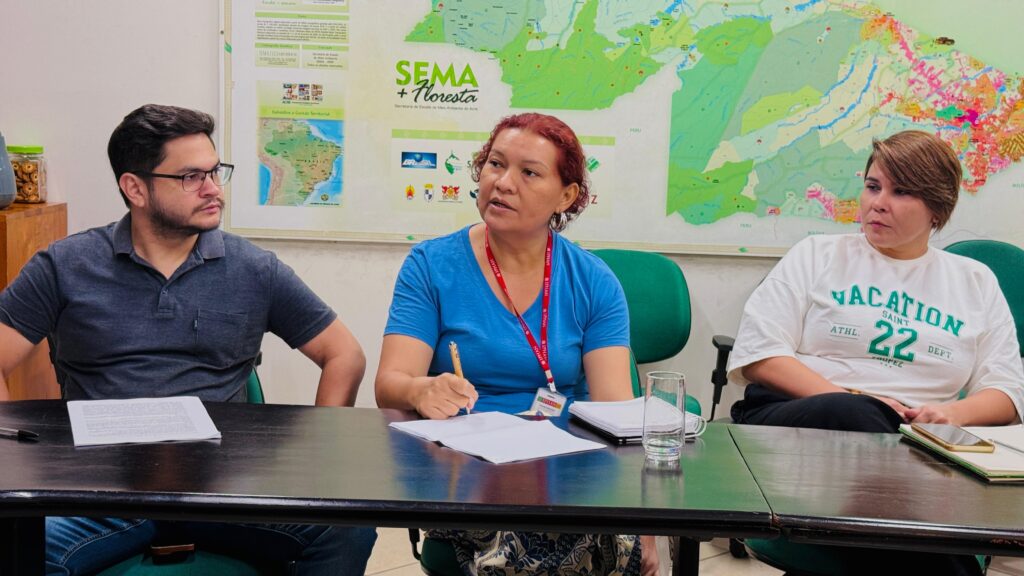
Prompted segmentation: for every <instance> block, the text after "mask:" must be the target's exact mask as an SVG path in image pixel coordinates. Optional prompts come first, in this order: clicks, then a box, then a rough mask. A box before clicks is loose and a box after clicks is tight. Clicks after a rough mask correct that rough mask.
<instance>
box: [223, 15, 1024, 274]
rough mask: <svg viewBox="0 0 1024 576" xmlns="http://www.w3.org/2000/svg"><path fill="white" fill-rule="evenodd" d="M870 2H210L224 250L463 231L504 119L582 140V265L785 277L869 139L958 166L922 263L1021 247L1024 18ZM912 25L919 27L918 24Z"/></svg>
mask: <svg viewBox="0 0 1024 576" xmlns="http://www.w3.org/2000/svg"><path fill="white" fill-rule="evenodd" d="M921 9H922V6H921V4H920V3H914V2H911V1H908V0H902V1H899V0H884V1H881V0H880V1H879V2H878V3H868V2H863V1H859V0H842V1H841V0H754V1H750V2H743V3H730V2H722V1H710V0H708V1H701V0H657V1H655V0H575V1H566V0H516V1H513V0H224V29H225V58H224V65H223V71H224V74H223V76H224V99H223V102H224V114H223V118H224V119H225V122H224V129H225V133H224V135H223V137H224V148H225V150H224V156H225V157H226V158H229V159H230V161H232V162H234V163H235V164H236V165H237V168H236V172H235V176H234V180H233V181H232V183H231V186H230V190H229V208H228V212H227V217H226V219H225V225H226V226H227V228H228V229H230V230H232V231H235V232H238V233H241V234H246V235H250V236H265V237H291V238H321V239H338V240H372V241H399V242H401V241H418V240H421V239H425V238H428V237H433V236H437V235H441V234H446V233H448V232H452V231H454V230H456V229H458V228H460V227H462V226H465V225H467V224H469V223H472V222H475V221H477V220H478V219H479V216H478V213H477V211H476V207H475V203H474V202H475V197H476V192H477V188H476V184H475V183H474V182H473V180H472V178H471V174H470V169H469V163H470V161H471V159H472V157H473V154H474V153H475V152H476V151H477V150H479V147H480V145H481V143H482V142H483V141H484V140H486V138H487V136H488V132H489V130H490V129H491V127H492V126H493V125H494V124H495V123H496V122H497V121H498V119H499V118H501V117H502V116H504V115H507V114H510V113H515V112H522V111H539V112H545V113H550V114H554V115H556V116H559V117H560V118H562V119H563V120H565V121H566V122H567V123H568V124H569V125H570V126H572V127H573V128H574V129H575V130H576V132H577V134H578V135H579V136H580V138H581V140H582V142H583V144H584V148H585V151H586V155H587V161H588V169H589V174H590V177H591V180H592V183H593V186H592V189H593V192H594V203H593V205H591V206H590V207H589V208H588V209H587V210H586V212H585V213H584V214H583V215H582V216H581V217H580V219H579V220H578V221H577V222H575V223H574V224H573V225H572V226H570V228H569V231H568V232H567V235H568V236H569V237H570V238H572V239H573V240H576V241H579V242H581V243H583V244H584V245H586V246H622V247H632V248H641V249H654V250H661V251H666V252H695V253H718V254H767V255H772V254H781V253H783V252H784V251H785V250H786V249H787V248H788V247H789V246H791V245H792V244H793V243H794V242H796V241H797V240H799V239H800V238H802V237H804V236H806V235H809V234H818V233H830V232H844V231H846V232H853V231H856V230H857V229H858V225H859V224H858V213H857V210H858V198H859V195H860V192H861V189H862V177H863V176H862V171H863V169H864V163H865V160H866V158H867V155H868V152H869V151H870V148H871V142H872V139H873V138H884V137H885V136H887V135H889V134H892V133H894V132H897V131H900V130H904V129H910V128H915V129H921V130H926V131H929V132H933V133H936V134H939V135H940V136H941V137H942V138H943V139H944V140H945V141H946V142H948V143H949V144H950V146H952V147H953V149H954V150H955V151H956V153H957V154H958V156H959V157H960V160H961V163H962V164H963V166H964V176H965V177H964V183H963V189H962V193H961V201H960V205H959V206H958V208H957V211H956V213H955V215H954V218H953V220H952V221H951V223H950V224H949V225H948V227H947V229H945V230H943V231H942V232H941V233H940V237H939V238H937V239H936V242H937V243H938V244H940V245H942V244H945V243H947V242H950V241H954V240H961V239H966V238H975V237H992V238H997V239H1001V240H1006V241H1010V242H1013V243H1016V244H1018V245H1024V226H1020V225H1019V220H1020V218H1021V215H1024V162H1022V158H1024V74H1022V70H1024V65H1022V64H1021V63H1020V62H1019V61H1018V60H1019V59H1017V58H1016V57H1015V54H1019V53H1020V52H1021V51H1022V50H1024V40H1022V39H1021V38H1022V37H1021V35H1020V34H1017V33H1015V32H1014V33H1012V34H1011V35H1007V36H1003V35H1001V34H999V33H998V32H999V31H1000V30H1008V28H1007V23H1008V22H1021V21H1024V4H1021V5H1018V4H1016V3H1008V2H996V1H993V0H989V1H984V2H978V3H977V9H974V8H972V11H971V12H972V13H971V15H970V17H958V14H959V12H958V11H959V10H961V9H962V3H957V2H953V1H952V0H941V1H939V0H937V1H936V2H935V3H934V4H932V3H929V7H928V10H927V13H921V12H922V10H921ZM915 10H916V11H915Z"/></svg>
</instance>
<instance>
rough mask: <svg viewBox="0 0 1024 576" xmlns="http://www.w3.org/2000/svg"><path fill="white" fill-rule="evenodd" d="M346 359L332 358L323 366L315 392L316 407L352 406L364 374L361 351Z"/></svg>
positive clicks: (364, 363) (363, 358)
mask: <svg viewBox="0 0 1024 576" xmlns="http://www.w3.org/2000/svg"><path fill="white" fill-rule="evenodd" d="M357 352H358V354H349V355H348V357H338V358H333V359H331V360H330V361H328V362H327V363H326V364H324V367H323V371H322V372H321V373H320V385H319V386H318V387H317V390H316V405H317V406H354V405H355V403H356V394H357V393H358V392H359V384H360V383H361V382H362V381H363V374H364V373H365V372H366V358H365V356H363V353H362V351H357Z"/></svg>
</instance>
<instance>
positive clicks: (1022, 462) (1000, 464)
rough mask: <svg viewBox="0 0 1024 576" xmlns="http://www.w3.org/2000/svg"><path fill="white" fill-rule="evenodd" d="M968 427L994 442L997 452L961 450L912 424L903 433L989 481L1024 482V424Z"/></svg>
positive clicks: (905, 427)
mask: <svg viewBox="0 0 1024 576" xmlns="http://www.w3.org/2000/svg"><path fill="white" fill-rule="evenodd" d="M964 430H966V431H968V432H970V433H971V434H974V435H975V436H978V437H980V438H984V439H986V440H989V441H992V442H993V443H994V444H995V445H996V449H995V451H993V452H987V453H986V452H959V451H952V450H946V449H945V448H943V447H942V446H939V445H938V444H936V443H934V442H932V441H931V440H929V439H928V438H925V437H924V436H921V435H920V434H918V433H917V432H916V431H914V429H913V428H911V427H910V426H909V425H908V424H904V425H902V426H900V432H901V433H903V435H904V436H906V437H907V438H909V439H910V440H913V441H914V442H916V443H918V444H920V445H922V446H924V447H925V448H928V449H929V450H931V451H933V452H935V453H936V454H939V455H941V456H944V457H945V458H948V459H949V460H952V461H953V462H956V463H957V464H959V465H961V466H963V467H964V468H967V469H968V470H970V471H971V472H974V473H975V474H978V475H979V476H981V477H983V478H985V479H986V480H988V481H989V482H1024V426H1021V425H1016V426H965V427H964Z"/></svg>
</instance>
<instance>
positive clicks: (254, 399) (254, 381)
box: [245, 367, 264, 404]
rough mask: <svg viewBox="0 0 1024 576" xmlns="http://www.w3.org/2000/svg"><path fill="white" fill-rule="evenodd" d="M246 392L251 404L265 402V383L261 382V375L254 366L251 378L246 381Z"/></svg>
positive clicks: (250, 374)
mask: <svg viewBox="0 0 1024 576" xmlns="http://www.w3.org/2000/svg"><path fill="white" fill-rule="evenodd" d="M245 393H246V396H247V398H248V402H249V404H263V402H264V399H263V385H262V384H261V383H260V376H259V374H257V373H256V368H255V367H253V369H252V372H250V373H249V380H248V381H246V383H245Z"/></svg>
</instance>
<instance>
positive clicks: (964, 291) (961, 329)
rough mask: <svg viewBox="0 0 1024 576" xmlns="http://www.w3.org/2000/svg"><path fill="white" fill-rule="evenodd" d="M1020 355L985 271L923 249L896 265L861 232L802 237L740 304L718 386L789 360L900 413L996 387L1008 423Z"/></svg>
mask: <svg viewBox="0 0 1024 576" xmlns="http://www.w3.org/2000/svg"><path fill="white" fill-rule="evenodd" d="M1019 351H1020V348H1019V345H1018V343H1017V332H1016V328H1015V327H1014V323H1013V317H1012V316H1011V314H1010V308H1009V306H1008V305H1007V303H1006V298H1005V297H1004V296H1003V293H1002V291H1001V290H1000V289H999V283H998V281H997V280H996V278H995V275H994V274H992V271H991V270H989V269H988V267H986V266H985V265H984V264H981V263H980V262H977V261H975V260H971V259H969V258H965V257H963V256H958V255H955V254H951V253H949V252H945V251H943V250H938V249H936V248H932V247H929V248H928V252H927V253H925V254H924V255H923V256H921V257H919V258H916V259H913V260H895V259H892V258H889V257H886V256H884V255H882V254H881V253H880V252H878V251H877V250H875V249H874V248H873V247H872V246H871V245H870V244H869V243H868V241H867V240H866V239H865V238H864V236H863V235H862V234H843V235H823V236H811V237H808V238H806V239H804V240H802V241H800V242H799V243H797V244H796V245H795V246H793V248H792V249H791V250H790V251H789V253H788V254H786V256H785V258H783V259H782V260H781V261H780V262H779V264H778V265H777V266H776V267H775V269H773V270H772V272H771V273H770V274H769V275H768V276H767V277H766V278H765V280H764V281H763V282H762V283H761V285H760V286H758V287H757V289H756V290H754V293H753V294H752V295H751V296H750V299H749V300H748V301H747V304H746V306H745V307H744V310H743V319H742V320H741V322H740V329H739V332H738V334H737V336H736V345H735V348H734V349H733V352H732V356H731V357H730V359H729V379H730V380H731V381H732V382H734V383H737V384H740V385H745V384H748V383H749V381H748V380H747V379H746V378H744V377H743V375H742V373H741V369H742V368H743V367H744V366H747V365H749V364H752V363H754V362H756V361H758V360H763V359H765V358H770V357H773V356H790V357H794V358H796V359H797V360H800V361H801V362H803V363H804V364H805V365H806V366H808V367H809V368H811V369H812V370H814V371H815V372H817V373H818V374H820V375H822V376H823V377H825V378H826V379H828V380H829V381H831V382H832V383H833V384H836V385H837V386H842V387H844V388H856V389H859V390H863V391H864V392H867V393H869V394H877V395H881V396H888V397H890V398H894V399H896V400H898V401H900V402H902V403H903V404H905V405H907V406H910V407H917V406H922V405H925V404H935V403H942V402H952V401H954V400H956V399H957V396H958V394H959V393H960V390H962V389H964V388H966V390H967V394H974V393H976V392H978V391H979V390H983V389H986V388H995V389H997V390H1000V391H1002V392H1004V393H1005V394H1006V395H1007V396H1009V397H1010V399H1011V400H1012V401H1013V404H1014V406H1015V407H1016V408H1017V414H1018V416H1019V415H1020V414H1022V413H1024V369H1022V365H1021V358H1020V356H1019Z"/></svg>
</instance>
